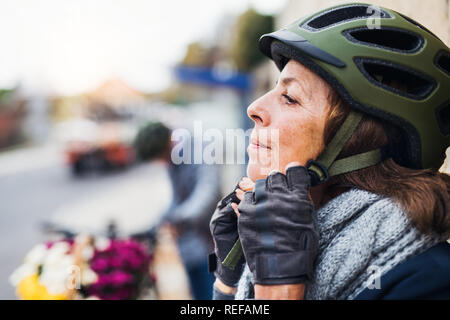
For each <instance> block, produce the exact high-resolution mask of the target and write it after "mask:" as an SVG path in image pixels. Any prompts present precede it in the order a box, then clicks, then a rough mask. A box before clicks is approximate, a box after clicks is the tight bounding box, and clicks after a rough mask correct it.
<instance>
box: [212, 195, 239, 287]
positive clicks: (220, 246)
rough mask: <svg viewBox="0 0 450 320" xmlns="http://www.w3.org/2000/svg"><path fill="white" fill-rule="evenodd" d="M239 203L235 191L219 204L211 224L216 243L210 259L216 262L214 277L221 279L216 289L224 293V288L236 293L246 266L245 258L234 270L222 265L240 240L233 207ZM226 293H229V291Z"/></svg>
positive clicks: (217, 282)
mask: <svg viewBox="0 0 450 320" xmlns="http://www.w3.org/2000/svg"><path fill="white" fill-rule="evenodd" d="M237 188H238V186H236V188H235V190H236V189H237ZM239 201H240V200H239V199H238V198H237V197H236V194H235V191H234V190H233V192H231V193H230V194H229V195H227V196H226V197H225V198H223V199H222V200H221V201H220V202H219V203H218V205H217V208H216V211H215V212H214V214H213V216H212V218H211V221H210V224H209V226H210V231H211V235H212V238H213V241H214V254H212V255H211V257H210V259H211V260H213V262H215V263H214V264H215V268H212V269H213V270H214V269H215V270H214V275H215V276H216V278H217V279H220V281H216V288H218V289H219V290H221V289H222V290H221V291H222V292H224V290H223V288H224V286H228V287H231V288H229V289H230V290H229V291H234V290H232V288H233V287H236V286H237V283H238V281H239V279H240V277H241V274H242V272H243V269H244V265H245V260H244V257H242V258H241V259H240V261H239V262H238V264H237V265H236V266H235V268H234V269H230V268H228V267H226V266H224V265H223V264H222V261H224V259H225V257H226V256H227V255H228V253H229V252H230V250H231V248H232V247H233V245H234V244H235V243H236V240H237V239H238V238H239V234H238V229H237V217H236V215H235V213H234V211H233V208H232V207H231V203H232V202H233V203H236V202H239ZM211 260H210V261H211ZM211 271H212V270H211ZM225 291H227V292H228V290H225ZM227 292H224V293H227Z"/></svg>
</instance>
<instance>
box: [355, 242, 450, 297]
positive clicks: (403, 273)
mask: <svg viewBox="0 0 450 320" xmlns="http://www.w3.org/2000/svg"><path fill="white" fill-rule="evenodd" d="M380 280H381V281H380V289H368V288H367V289H365V290H364V291H363V292H361V293H360V294H359V295H358V296H357V297H356V298H355V300H380V299H381V300H392V299H405V300H411V299H450V244H449V243H448V242H441V243H439V244H437V245H435V246H433V247H431V248H430V249H428V250H426V251H424V252H422V253H421V254H418V255H417V256H414V257H412V258H410V259H408V260H407V261H405V262H403V263H401V264H399V265H397V266H395V267H394V268H392V269H391V270H390V271H388V272H387V273H386V274H384V275H383V276H381V278H380Z"/></svg>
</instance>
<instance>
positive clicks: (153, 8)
mask: <svg viewBox="0 0 450 320" xmlns="http://www.w3.org/2000/svg"><path fill="white" fill-rule="evenodd" d="M285 4H286V0H189V1H183V0H159V1H151V0H114V1H111V0H0V88H4V87H12V86H14V85H15V84H17V83H19V82H20V83H21V84H22V85H23V86H24V88H25V89H26V90H27V91H28V92H39V91H41V90H43V91H45V92H47V93H50V92H51V93H59V94H76V93H79V92H82V91H84V90H89V89H91V88H93V87H95V86H96V85H98V84H99V83H100V82H101V81H103V80H104V79H107V78H109V77H120V78H122V79H124V80H125V81H127V82H128V83H129V84H130V85H132V86H134V87H135V88H137V89H140V90H144V91H154V90H160V89H163V88H164V87H166V86H167V85H168V83H169V81H170V75H171V73H170V67H171V66H172V65H173V64H174V63H175V62H176V61H178V60H179V59H180V58H181V57H182V56H183V55H184V53H185V49H186V45H187V44H188V43H189V42H191V41H194V40H197V39H201V38H205V37H208V35H209V33H210V32H212V31H213V30H214V28H215V26H216V25H217V21H219V20H220V18H221V17H223V16H224V15H226V14H239V13H240V12H242V11H244V10H245V9H246V8H247V7H248V6H249V5H253V6H254V7H255V8H256V9H258V10H259V11H261V12H263V13H276V12H278V11H279V10H280V9H281V8H282V7H283V6H284V5H285Z"/></svg>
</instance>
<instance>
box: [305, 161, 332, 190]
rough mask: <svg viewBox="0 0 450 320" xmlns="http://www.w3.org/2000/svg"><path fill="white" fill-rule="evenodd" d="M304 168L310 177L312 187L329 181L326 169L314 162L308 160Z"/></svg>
mask: <svg viewBox="0 0 450 320" xmlns="http://www.w3.org/2000/svg"><path fill="white" fill-rule="evenodd" d="M306 168H307V169H308V173H309V176H310V177H311V186H312V187H314V186H317V185H319V184H322V183H325V182H327V181H328V180H329V179H330V174H329V173H328V170H327V168H325V166H324V165H322V164H321V163H320V162H318V161H316V160H309V161H308V162H307V163H306Z"/></svg>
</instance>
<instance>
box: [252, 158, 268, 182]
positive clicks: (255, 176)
mask: <svg viewBox="0 0 450 320" xmlns="http://www.w3.org/2000/svg"><path fill="white" fill-rule="evenodd" d="M268 171H269V169H265V168H263V167H261V166H259V165H256V164H251V163H249V164H248V166H247V177H248V178H250V180H252V181H253V182H254V181H256V180H259V179H265V178H266V177H267V175H268Z"/></svg>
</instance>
